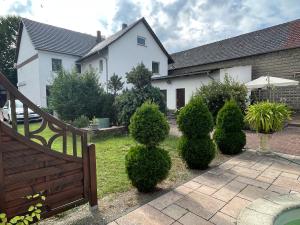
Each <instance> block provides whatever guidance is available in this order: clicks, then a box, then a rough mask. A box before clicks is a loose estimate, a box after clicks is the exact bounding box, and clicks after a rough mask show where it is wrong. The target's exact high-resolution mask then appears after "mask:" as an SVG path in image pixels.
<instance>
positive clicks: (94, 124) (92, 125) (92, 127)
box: [90, 116, 98, 130]
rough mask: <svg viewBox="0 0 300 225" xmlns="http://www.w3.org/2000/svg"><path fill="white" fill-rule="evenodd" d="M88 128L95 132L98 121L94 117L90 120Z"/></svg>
mask: <svg viewBox="0 0 300 225" xmlns="http://www.w3.org/2000/svg"><path fill="white" fill-rule="evenodd" d="M90 127H91V129H92V130H97V129H98V120H97V118H96V117H95V116H94V117H93V119H92V122H91V124H90Z"/></svg>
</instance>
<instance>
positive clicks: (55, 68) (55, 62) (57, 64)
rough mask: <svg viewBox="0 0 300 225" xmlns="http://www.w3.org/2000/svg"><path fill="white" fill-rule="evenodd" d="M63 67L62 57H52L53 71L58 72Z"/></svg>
mask: <svg viewBox="0 0 300 225" xmlns="http://www.w3.org/2000/svg"><path fill="white" fill-rule="evenodd" d="M61 69H62V60H61V59H52V71H54V72H58V71H60V70H61Z"/></svg>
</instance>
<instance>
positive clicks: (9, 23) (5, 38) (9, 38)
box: [0, 16, 20, 85]
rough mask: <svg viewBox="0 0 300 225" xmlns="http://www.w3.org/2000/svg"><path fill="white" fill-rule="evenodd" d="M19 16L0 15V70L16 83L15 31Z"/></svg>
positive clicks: (16, 30)
mask: <svg viewBox="0 0 300 225" xmlns="http://www.w3.org/2000/svg"><path fill="white" fill-rule="evenodd" d="M19 23H20V17H17V16H5V17H0V37H1V38H0V52H1V54H0V71H1V72H2V73H3V74H4V75H6V76H7V78H8V79H9V80H10V81H11V82H12V83H13V84H14V85H16V84H17V70H16V68H15V67H14V63H15V53H16V45H17V33H18V28H19Z"/></svg>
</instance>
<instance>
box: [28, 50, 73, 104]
mask: <svg viewBox="0 0 300 225" xmlns="http://www.w3.org/2000/svg"><path fill="white" fill-rule="evenodd" d="M52 58H55V59H61V60H62V67H63V68H64V69H65V70H67V71H72V69H75V63H76V60H78V59H79V57H77V56H71V55H65V54H58V53H53V52H47V51H39V77H40V86H39V87H40V96H41V100H40V103H39V105H41V106H43V107H46V106H47V95H46V86H47V85H51V83H52V82H53V79H54V77H55V75H56V73H55V72H53V71H52ZM33 88H35V89H38V86H37V87H33ZM37 91H38V90H37Z"/></svg>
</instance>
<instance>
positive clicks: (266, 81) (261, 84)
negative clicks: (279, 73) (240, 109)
mask: <svg viewBox="0 0 300 225" xmlns="http://www.w3.org/2000/svg"><path fill="white" fill-rule="evenodd" d="M298 84H299V81H296V80H290V79H284V78H279V77H270V76H262V77H259V78H257V79H255V80H252V81H250V82H248V83H246V84H245V85H246V87H247V88H248V89H250V90H252V89H258V88H265V87H285V86H297V85H298Z"/></svg>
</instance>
